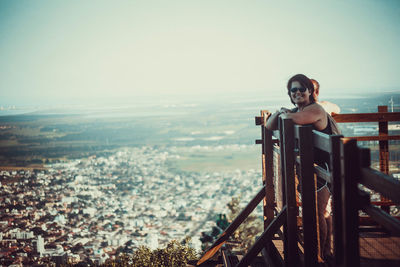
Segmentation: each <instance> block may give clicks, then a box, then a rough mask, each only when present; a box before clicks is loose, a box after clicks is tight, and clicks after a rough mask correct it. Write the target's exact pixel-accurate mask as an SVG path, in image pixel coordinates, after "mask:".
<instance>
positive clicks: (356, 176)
mask: <svg viewBox="0 0 400 267" xmlns="http://www.w3.org/2000/svg"><path fill="white" fill-rule="evenodd" d="M376 114H379V115H376ZM268 116H269V113H268V112H267V111H262V112H261V116H260V117H256V125H260V126H261V140H257V141H256V143H258V144H261V145H262V167H263V168H262V174H263V187H262V188H261V190H260V191H259V192H258V194H257V195H256V196H255V197H254V198H253V200H252V201H251V202H250V203H249V204H248V205H247V206H246V208H245V209H244V210H243V211H242V212H241V213H240V215H239V216H238V217H237V218H236V219H235V220H234V221H233V222H232V223H231V224H230V226H229V227H228V228H227V229H226V230H225V232H224V233H223V234H222V235H221V236H220V237H219V238H218V239H217V241H216V242H215V243H214V244H213V245H212V246H211V247H210V249H209V250H208V251H207V252H206V253H205V254H204V256H203V257H202V258H201V259H200V261H199V262H198V265H201V264H202V263H203V262H206V261H207V260H208V259H209V258H211V257H212V256H213V255H214V254H215V253H216V252H217V251H218V250H220V248H223V247H224V246H223V245H224V244H225V242H226V241H228V240H229V237H230V235H231V234H233V233H234V231H235V230H236V229H237V228H238V227H239V226H240V224H241V223H242V222H243V221H244V220H245V219H246V218H247V216H248V215H249V214H250V213H251V212H252V211H253V210H254V209H255V207H256V206H257V205H258V203H259V202H260V201H261V200H263V204H264V205H263V210H264V232H263V233H262V234H261V235H260V236H259V238H258V239H257V240H256V241H255V243H254V245H253V246H252V247H251V248H250V249H249V251H248V252H247V253H246V254H245V255H244V256H243V258H241V260H240V261H239V262H238V263H235V264H233V263H232V262H233V261H231V260H230V257H229V255H230V254H229V251H227V250H226V249H222V258H223V260H224V265H225V266H242V267H244V266H248V265H250V263H251V262H253V261H254V260H255V259H256V258H257V255H258V254H259V253H260V252H261V253H262V255H263V257H262V258H263V260H264V262H265V264H266V265H267V266H307V267H308V266H318V264H320V263H321V262H322V258H321V257H320V255H321V251H320V250H321V249H320V246H319V244H318V240H319V238H318V234H319V233H318V230H317V229H318V227H317V221H318V213H317V211H316V205H317V203H316V195H315V194H314V193H310V192H315V191H316V175H318V177H321V178H322V179H324V180H326V181H327V182H328V183H330V184H331V190H332V200H333V201H332V202H333V206H332V217H333V241H334V242H333V244H334V247H333V264H334V265H335V266H359V264H360V256H359V214H358V211H359V210H363V211H364V212H365V213H367V214H368V215H369V216H370V217H371V218H372V219H373V220H375V221H376V222H377V223H378V224H379V225H380V226H381V227H383V229H386V231H388V232H389V233H390V234H391V235H393V236H400V221H399V220H397V219H396V218H394V217H393V216H391V215H390V214H389V213H387V211H385V210H382V209H379V208H377V207H375V206H373V205H371V201H370V196H369V194H368V193H366V192H364V191H361V190H360V189H359V188H358V185H359V184H361V185H363V186H365V187H368V188H370V189H372V190H374V191H376V192H379V193H380V194H382V195H383V196H384V197H386V198H387V199H388V200H390V201H392V203H393V204H396V205H400V194H399V192H400V182H399V181H398V180H396V179H394V178H393V177H392V176H390V175H387V174H385V173H383V172H379V171H376V170H373V169H371V167H370V156H369V155H370V151H369V150H368V149H364V148H359V147H358V146H357V139H358V140H378V141H383V142H385V141H388V140H399V139H400V138H399V136H394V137H393V136H387V131H386V134H385V132H384V131H380V136H378V137H368V139H363V138H365V137H357V138H344V137H343V136H340V135H326V134H323V133H320V132H318V131H315V130H313V129H312V127H311V126H299V125H294V124H293V122H292V121H291V120H290V119H280V120H279V130H278V131H275V132H272V131H269V130H267V129H266V128H265V127H264V119H265V118H267V117H268ZM335 119H336V120H337V121H338V122H355V121H356V120H358V121H369V122H370V121H377V122H378V123H380V127H381V125H382V127H385V126H384V123H387V122H388V121H400V113H390V114H389V113H387V112H383V113H372V114H343V115H337V116H335ZM386 129H387V125H386ZM359 138H361V139H359ZM382 147H383V149H386V148H385V146H384V145H383V146H382ZM314 149H319V150H321V151H325V153H327V154H329V164H328V165H329V170H325V169H324V168H321V167H320V166H318V165H316V164H315V161H314V155H313V151H314ZM274 155H279V160H278V161H276V160H275V161H274ZM382 155H383V156H385V154H384V153H382ZM387 159H388V158H387ZM381 161H382V160H381ZM382 162H383V164H386V166H388V164H387V162H386V163H384V161H382ZM274 170H275V171H274ZM276 170H278V171H276ZM296 178H297V179H298V181H299V182H300V188H301V190H300V192H301V193H300V198H301V203H300V201H299V197H298V194H297V192H296ZM277 185H279V186H277ZM299 206H301V208H302V209H301V214H300V212H299V208H298V207H299ZM299 219H300V221H299ZM282 226H283V233H281V232H280V228H281V227H282ZM299 227H301V228H302V231H299ZM276 234H279V235H280V236H282V242H283V256H282V255H281V254H280V253H279V252H278V249H277V247H276V246H275V244H274V242H273V240H272V237H273V236H275V235H276Z"/></svg>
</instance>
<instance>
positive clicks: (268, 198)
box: [261, 111, 275, 230]
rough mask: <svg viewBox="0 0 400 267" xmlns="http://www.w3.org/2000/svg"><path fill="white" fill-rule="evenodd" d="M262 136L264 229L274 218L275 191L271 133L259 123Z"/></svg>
mask: <svg viewBox="0 0 400 267" xmlns="http://www.w3.org/2000/svg"><path fill="white" fill-rule="evenodd" d="M264 116H268V114H267V113H266V112H265V111H261V117H262V118H264ZM261 136H262V171H263V185H264V186H265V197H264V201H263V206H264V230H265V229H267V227H268V225H269V224H270V223H271V222H272V220H273V219H274V208H275V192H274V181H273V179H274V172H273V160H274V159H273V151H272V146H273V144H272V133H271V131H269V130H268V129H266V128H265V126H264V124H263V125H261Z"/></svg>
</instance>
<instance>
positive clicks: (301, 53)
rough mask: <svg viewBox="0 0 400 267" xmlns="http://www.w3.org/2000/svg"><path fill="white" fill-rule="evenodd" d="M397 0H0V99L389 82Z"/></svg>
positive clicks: (275, 90)
mask: <svg viewBox="0 0 400 267" xmlns="http://www.w3.org/2000/svg"><path fill="white" fill-rule="evenodd" d="M399 48H400V1H396V0H393V1H387V0H382V1H378V0H360V1H339V0H335V1H267V0H264V1H218V0H210V1H207V0H201V1H200V0H199V1H190V0H185V1H174V0H169V1H152V0H146V1H144V0H143V1H134V0H132V1H119V0H115V1H99V0H96V1H94V0H93V1H89V0H85V1H78V0H72V1H54V0H52V1H43V0H37V1H31V0H25V1H18V0H0V104H3V105H4V104H15V105H18V104H19V103H31V102H33V103H39V104H40V103H48V102H52V101H61V100H62V101H64V102H68V101H70V102H74V101H78V100H79V101H81V100H84V101H85V100H88V99H91V98H92V97H94V95H95V94H96V95H98V97H100V98H113V97H116V98H121V99H124V100H127V99H132V101H133V100H134V99H135V98H136V97H137V96H140V95H149V96H153V97H154V98H160V97H163V96H164V95H180V94H183V95H185V97H187V96H191V95H196V94H199V93H202V94H206V95H208V96H209V97H213V96H214V95H216V94H218V95H236V94H237V95H241V94H245V93H248V95H249V96H251V95H254V97H257V98H268V97H269V96H270V95H271V94H272V95H279V94H281V92H282V90H285V84H286V81H287V79H288V78H290V76H292V75H294V74H297V73H304V74H306V75H308V76H309V77H312V78H316V79H317V80H318V81H319V82H320V83H321V91H322V95H324V94H325V95H334V94H336V93H337V92H339V91H340V92H349V91H350V90H351V91H352V92H363V90H368V91H370V90H398V91H400V89H399V88H400V87H399V81H398V80H399V77H400V75H399V73H400V53H399Z"/></svg>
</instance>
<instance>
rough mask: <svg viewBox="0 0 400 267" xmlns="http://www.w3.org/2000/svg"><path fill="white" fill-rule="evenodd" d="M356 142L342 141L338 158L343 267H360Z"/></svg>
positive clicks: (350, 140) (346, 139)
mask: <svg viewBox="0 0 400 267" xmlns="http://www.w3.org/2000/svg"><path fill="white" fill-rule="evenodd" d="M357 152H358V150H357V141H356V140H354V139H348V138H344V139H342V143H341V148H340V156H341V159H342V170H343V175H342V177H341V183H342V190H341V191H342V200H343V203H344V205H343V251H344V257H343V263H344V266H345V267H347V266H348V267H358V266H360V256H359V255H360V254H359V253H360V250H359V243H358V201H357V197H358V194H355V192H357V190H358V188H357V183H358V181H357V178H358V177H359V161H358V153H357Z"/></svg>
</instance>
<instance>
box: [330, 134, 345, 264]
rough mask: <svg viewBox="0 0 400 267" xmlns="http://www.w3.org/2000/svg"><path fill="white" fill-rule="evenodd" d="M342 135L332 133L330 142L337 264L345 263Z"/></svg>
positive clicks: (334, 249) (334, 253)
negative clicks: (341, 167)
mask: <svg viewBox="0 0 400 267" xmlns="http://www.w3.org/2000/svg"><path fill="white" fill-rule="evenodd" d="M341 138H342V136H341V135H331V136H330V138H329V143H330V150H331V153H330V168H331V170H332V171H331V173H332V183H331V190H332V213H333V216H332V223H333V255H334V258H335V265H336V266H340V265H342V264H343V253H344V252H343V236H342V234H343V223H342V222H343V216H342V214H343V210H342V207H343V205H344V203H343V202H342V195H341V192H342V183H341V172H340V139H341Z"/></svg>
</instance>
